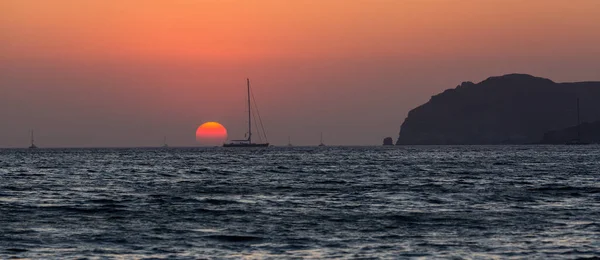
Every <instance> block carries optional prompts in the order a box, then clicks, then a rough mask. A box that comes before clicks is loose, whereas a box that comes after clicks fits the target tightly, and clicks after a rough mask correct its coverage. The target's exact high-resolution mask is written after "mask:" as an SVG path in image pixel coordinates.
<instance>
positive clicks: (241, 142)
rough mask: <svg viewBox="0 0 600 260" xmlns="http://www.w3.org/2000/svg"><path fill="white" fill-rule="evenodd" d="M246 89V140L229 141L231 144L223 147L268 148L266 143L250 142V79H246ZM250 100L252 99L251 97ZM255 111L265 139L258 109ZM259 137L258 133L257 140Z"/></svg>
mask: <svg viewBox="0 0 600 260" xmlns="http://www.w3.org/2000/svg"><path fill="white" fill-rule="evenodd" d="M246 88H247V92H248V132H247V136H248V139H243V140H231V142H229V143H225V144H223V147H268V146H269V142H268V141H267V142H266V143H253V142H252V102H251V92H250V79H246ZM252 98H253V96H252ZM256 110H257V111H256V112H257V114H258V120H259V122H260V125H261V128H262V133H263V135H264V136H265V139H267V135H266V133H265V129H264V128H263V127H262V126H263V124H262V120H261V119H260V114H259V112H258V109H256ZM257 128H258V127H257ZM257 130H258V129H257ZM260 137H261V135H260V132H259V138H260ZM261 139H262V138H261Z"/></svg>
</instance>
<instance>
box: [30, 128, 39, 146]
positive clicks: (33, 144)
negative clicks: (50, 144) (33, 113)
mask: <svg viewBox="0 0 600 260" xmlns="http://www.w3.org/2000/svg"><path fill="white" fill-rule="evenodd" d="M37 148H38V147H37V146H35V143H34V142H33V130H31V146H29V149H37Z"/></svg>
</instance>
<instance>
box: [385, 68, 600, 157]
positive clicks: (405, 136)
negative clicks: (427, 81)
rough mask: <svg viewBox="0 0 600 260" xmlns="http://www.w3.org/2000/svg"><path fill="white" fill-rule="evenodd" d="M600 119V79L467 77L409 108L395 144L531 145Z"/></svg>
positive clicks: (516, 75)
mask: <svg viewBox="0 0 600 260" xmlns="http://www.w3.org/2000/svg"><path fill="white" fill-rule="evenodd" d="M577 98H579V99H580V104H581V122H586V121H588V122H589V121H596V120H600V82H578V83H555V82H553V81H551V80H549V79H545V78H539V77H534V76H531V75H525V74H509V75H504V76H499V77H491V78H488V79H486V80H484V81H482V82H480V83H477V84H475V83H472V82H463V83H462V84H460V85H459V86H457V87H456V88H454V89H448V90H446V91H444V92H442V93H440V94H438V95H435V96H433V97H431V99H430V100H429V101H428V102H427V103H425V104H423V105H421V106H419V107H417V108H415V109H413V110H411V111H410V112H409V113H408V117H407V118H406V119H405V121H404V123H403V124H402V127H401V130H400V136H399V138H398V141H397V142H396V144H399V145H404V144H527V143H539V142H540V140H541V139H542V137H543V135H544V133H546V132H548V131H551V130H557V129H562V128H566V127H570V126H575V125H576V124H577Z"/></svg>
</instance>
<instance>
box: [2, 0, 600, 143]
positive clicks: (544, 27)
mask: <svg viewBox="0 0 600 260" xmlns="http://www.w3.org/2000/svg"><path fill="white" fill-rule="evenodd" d="M599 31H600V4H598V1H597V0H570V1H564V0H321V1H317V0H314V1H313V0H290V1H280V0H253V1H242V0H238V1H234V0H171V1H162V0H161V1H153V0H104V1H95V0H89V1H88V0H83V1H81V0H52V1H39V0H2V1H0V90H2V91H3V93H2V94H3V95H0V111H2V112H0V119H1V120H3V122H13V124H11V125H12V126H11V127H10V128H8V129H3V130H0V147H3V146H18V145H20V143H21V142H22V140H20V138H21V136H22V135H26V133H27V129H29V128H36V129H37V128H41V129H45V130H46V131H43V130H40V131H38V132H40V135H42V134H43V133H46V135H47V136H45V138H46V141H47V143H48V145H55V146H61V145H71V146H79V145H84V146H85V145H119V144H123V145H126V146H127V145H151V142H156V143H160V141H161V140H162V139H161V137H162V136H163V135H173V136H175V137H173V138H169V140H172V141H173V142H174V143H176V144H180V145H188V144H189V145H192V144H193V142H194V134H193V133H194V131H195V128H196V127H197V126H198V125H199V124H200V123H202V122H204V121H219V122H221V123H223V124H225V125H226V127H228V129H229V131H230V137H234V138H235V136H232V135H238V136H243V132H244V131H243V127H244V122H243V120H244V118H243V116H244V111H243V110H244V108H243V98H244V97H243V95H244V92H243V91H240V90H243V87H244V80H245V78H246V77H250V78H251V79H252V80H253V82H254V83H255V87H256V89H255V91H256V94H257V98H258V100H259V103H261V104H262V107H261V109H262V110H264V111H261V112H263V113H264V114H265V117H266V118H268V120H266V121H269V124H268V128H269V129H270V130H269V131H270V132H273V133H272V136H273V138H274V139H275V140H273V141H272V142H277V141H279V142H280V143H287V136H288V135H291V136H292V139H293V140H294V139H295V140H297V142H298V143H306V144H310V143H311V142H312V143H314V142H318V135H319V132H321V131H323V132H325V137H326V141H327V139H328V140H329V142H330V143H338V144H378V143H379V142H380V141H381V139H382V138H383V137H385V136H393V137H394V138H396V136H397V132H398V130H399V127H400V124H401V122H402V121H403V119H404V117H405V115H406V113H407V112H408V110H409V109H411V108H413V107H415V106H417V105H419V104H421V103H423V102H425V101H427V99H428V98H429V96H431V95H433V94H436V93H437V92H439V91H442V90H443V89H446V88H451V87H454V86H455V85H457V84H459V83H460V82H461V81H466V80H472V81H479V80H482V79H485V78H486V77H488V76H492V75H499V74H504V73H512V72H522V73H531V74H536V75H538V76H544V77H550V78H551V79H553V80H556V81H580V80H600V76H599V75H598V70H597V68H598V65H600V48H599V47H598V46H600V33H598V32H599ZM24 104H27V105H24ZM90 125H92V126H90ZM98 127H110V128H112V129H114V128H115V127H116V128H118V129H120V130H119V131H115V132H110V133H105V132H101V134H102V135H100V136H103V137H101V138H100V137H99V139H97V140H90V136H96V137H98V136H99V134H98V132H97V131H100V130H98ZM307 128H308V129H310V131H308V132H310V133H308V132H307V131H306V129H307ZM148 129H152V130H148ZM141 131H145V132H146V134H145V135H143V134H140V132H141ZM186 131H189V133H191V134H189V136H185V133H187V132H186ZM328 133H329V136H331V137H329V138H327V137H328ZM333 133H336V134H333ZM74 135H76V136H78V138H75V139H73V136H74ZM69 136H70V137H69ZM67 137H69V138H67ZM294 137H295V138H294ZM42 140H44V139H40V142H42Z"/></svg>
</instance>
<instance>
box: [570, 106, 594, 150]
mask: <svg viewBox="0 0 600 260" xmlns="http://www.w3.org/2000/svg"><path fill="white" fill-rule="evenodd" d="M588 144H590V143H588V142H584V141H582V140H581V118H580V113H579V98H577V138H576V139H573V140H571V141H569V142H567V143H566V145H588Z"/></svg>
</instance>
